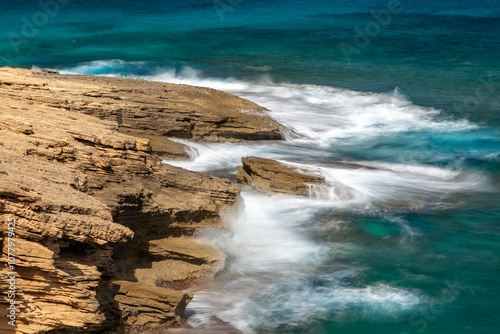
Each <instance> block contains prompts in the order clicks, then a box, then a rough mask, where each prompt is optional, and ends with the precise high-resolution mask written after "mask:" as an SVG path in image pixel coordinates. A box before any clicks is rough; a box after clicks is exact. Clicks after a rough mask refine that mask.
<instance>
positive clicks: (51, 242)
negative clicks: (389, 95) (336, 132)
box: [0, 68, 281, 333]
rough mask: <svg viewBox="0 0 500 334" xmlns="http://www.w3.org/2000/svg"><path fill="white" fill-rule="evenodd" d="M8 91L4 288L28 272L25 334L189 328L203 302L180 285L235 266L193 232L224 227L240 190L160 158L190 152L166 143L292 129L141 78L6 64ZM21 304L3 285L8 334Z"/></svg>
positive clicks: (21, 317) (0, 214)
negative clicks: (12, 312) (187, 319)
mask: <svg viewBox="0 0 500 334" xmlns="http://www.w3.org/2000/svg"><path fill="white" fill-rule="evenodd" d="M0 95H1V96H2V104H1V105H0V151H1V155H0V242H1V247H2V259H1V264H2V273H1V279H2V282H6V279H7V278H8V277H9V274H8V272H9V271H12V272H15V273H16V275H15V276H16V297H15V302H16V325H17V326H16V332H17V333H45V332H49V331H50V332H51V333H59V332H60V333H62V332H64V331H68V330H69V331H71V332H72V333H78V332H88V331H94V330H96V331H97V330H111V329H114V330H116V329H119V331H120V332H127V331H128V330H129V329H132V328H135V329H148V328H154V327H158V326H167V327H179V326H183V325H184V323H183V312H184V309H185V307H186V305H187V303H188V302H189V300H191V298H192V295H190V294H188V293H184V292H181V291H179V290H184V289H186V288H188V287H190V286H192V285H193V284H196V283H199V282H204V281H206V280H210V279H211V278H212V277H213V276H214V275H215V274H216V273H217V272H218V271H220V270H221V269H222V268H223V267H224V256H223V255H221V254H220V253H219V252H217V251H216V250H214V249H213V248H211V247H209V246H206V245H202V244H200V243H199V242H198V241H197V239H196V238H195V237H196V236H197V235H198V234H199V231H201V230H203V229H207V228H216V229H220V228H225V224H224V217H225V216H228V215H233V214H235V213H236V206H235V204H236V203H237V201H238V199H239V189H238V188H236V187H233V186H232V185H231V183H230V182H229V181H228V180H225V179H220V178H216V177H212V176H210V175H208V174H206V173H196V172H191V171H187V170H184V169H182V168H177V167H173V166H169V165H164V164H162V163H161V159H160V158H159V157H158V156H157V155H155V154H153V152H159V153H161V154H167V155H169V156H182V155H183V154H182V153H183V152H182V147H181V148H179V146H178V145H180V144H178V143H173V142H170V143H169V142H168V141H167V136H172V137H177V138H188V139H191V140H197V141H241V140H255V139H279V138H280V130H281V127H280V125H278V124H277V123H276V122H274V121H273V120H272V119H270V118H269V117H267V116H266V115H265V113H264V112H263V110H262V108H260V107H259V106H257V105H255V104H253V103H251V102H249V101H246V100H243V99H240V98H237V97H234V96H232V95H230V94H226V93H223V92H218V91H215V90H211V89H205V88H197V87H189V86H178V85H170V84H163V83H152V82H146V81H140V80H126V79H115V78H98V77H86V76H62V75H59V74H56V73H50V72H47V71H28V70H14V69H9V68H3V69H0ZM172 143H173V144H172ZM176 145H177V146H176ZM172 146H176V148H175V149H172ZM12 218H15V219H16V226H15V234H16V235H15V238H14V241H15V242H14V243H10V244H9V242H8V235H7V232H8V221H9V219H12ZM9 248H11V249H12V251H15V257H16V259H15V268H11V270H7V269H6V266H7V262H8V260H7V255H8V253H10V252H11V250H9ZM10 300H11V298H10V297H9V296H8V291H7V285H6V284H2V289H1V290H0V302H1V305H0V317H1V318H2V319H3V320H2V322H1V323H0V331H2V332H5V333H7V332H9V331H12V330H13V328H12V326H10V325H8V324H7V321H6V319H7V320H9V319H8V318H7V317H6V315H7V305H8V304H7V303H9V302H10Z"/></svg>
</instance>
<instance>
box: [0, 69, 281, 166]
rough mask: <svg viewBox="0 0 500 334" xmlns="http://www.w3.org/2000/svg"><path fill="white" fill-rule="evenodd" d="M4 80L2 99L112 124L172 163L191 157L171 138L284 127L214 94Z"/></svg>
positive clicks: (243, 135) (30, 76) (223, 136)
mask: <svg viewBox="0 0 500 334" xmlns="http://www.w3.org/2000/svg"><path fill="white" fill-rule="evenodd" d="M0 80H1V82H0V94H1V95H2V96H8V97H9V98H12V99H15V100H27V101H29V102H30V103H31V104H32V105H37V106H48V107H51V108H54V109H59V110H61V111H72V112H78V113H83V114H87V115H93V116H96V117H98V118H100V119H106V120H112V121H114V122H115V124H117V126H118V130H119V131H120V132H122V133H125V134H130V135H133V136H136V137H141V138H147V139H149V140H150V143H151V145H152V149H153V151H155V152H159V153H162V154H165V155H167V156H168V157H174V158H175V157H183V156H186V153H185V152H184V151H183V150H182V145H181V144H179V143H174V142H171V141H169V140H168V139H167V137H175V138H184V139H190V140H195V141H208V142H228V141H230V142H237V141H242V140H268V139H277V140H279V139H281V138H282V136H281V130H282V129H283V127H282V126H281V125H280V124H278V123H277V122H275V121H274V120H272V119H271V118H270V117H269V116H267V114H266V113H265V109H264V108H262V107H260V106H259V105H257V104H255V103H253V102H250V101H248V100H245V99H242V98H239V97H236V96H234V95H231V94H228V93H224V92H221V91H217V90H214V89H209V88H201V87H192V86H186V85H174V84H168V83H160V82H150V81H145V80H132V79H119V78H108V77H91V76H68V75H59V74H58V73H55V72H49V71H28V70H19V69H10V68H0ZM28 131H29V130H28Z"/></svg>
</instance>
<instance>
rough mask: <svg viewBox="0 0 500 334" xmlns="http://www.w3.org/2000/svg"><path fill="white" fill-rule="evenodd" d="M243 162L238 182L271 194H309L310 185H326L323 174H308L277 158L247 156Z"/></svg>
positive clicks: (239, 170) (239, 169) (239, 168)
mask: <svg viewBox="0 0 500 334" xmlns="http://www.w3.org/2000/svg"><path fill="white" fill-rule="evenodd" d="M242 162H243V166H240V167H238V174H237V178H238V182H239V183H244V184H249V185H250V186H251V187H252V188H254V189H255V190H257V191H259V192H262V193H266V194H269V195H272V194H292V195H309V189H310V185H325V179H324V178H323V177H322V176H316V175H311V174H307V173H306V172H305V171H301V170H300V169H299V168H293V167H290V166H287V165H284V164H282V163H280V162H278V161H276V160H271V159H265V158H258V157H246V158H243V159H242Z"/></svg>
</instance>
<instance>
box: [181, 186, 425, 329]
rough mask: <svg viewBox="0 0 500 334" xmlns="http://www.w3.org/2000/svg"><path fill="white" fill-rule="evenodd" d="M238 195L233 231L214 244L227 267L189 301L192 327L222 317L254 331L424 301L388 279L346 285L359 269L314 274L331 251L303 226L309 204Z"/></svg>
mask: <svg viewBox="0 0 500 334" xmlns="http://www.w3.org/2000/svg"><path fill="white" fill-rule="evenodd" d="M243 196H244V200H245V203H246V209H245V213H244V214H243V216H242V217H241V218H240V219H239V220H238V221H237V222H236V223H235V225H234V237H233V238H231V239H227V240H225V241H224V242H222V243H221V244H220V247H222V249H223V250H225V251H226V252H227V253H229V254H231V255H232V261H231V265H230V266H229V268H228V270H227V273H226V274H225V275H224V276H222V277H221V278H219V282H218V284H216V286H215V288H213V289H211V290H207V291H198V292H196V294H195V298H194V299H193V301H192V302H191V303H190V305H189V308H190V310H193V311H194V312H195V314H194V315H193V316H191V317H190V318H189V322H190V324H192V325H193V326H195V327H197V328H214V327H216V326H217V323H218V322H219V320H217V319H220V320H222V321H224V322H227V323H229V324H231V325H233V326H235V327H237V328H238V329H240V330H242V331H243V332H245V333H253V332H254V331H253V329H254V328H256V327H259V326H262V325H265V326H266V327H267V328H271V329H272V328H273V327H277V326H280V325H286V324H291V323H297V322H302V321H307V319H309V318H314V319H318V318H321V317H326V316H328V315H329V316H330V318H331V317H332V314H331V313H332V312H334V315H333V317H336V318H338V320H339V321H343V320H345V319H344V318H346V317H353V316H358V317H361V316H363V317H367V316H373V317H380V316H388V315H389V314H390V315H391V316H394V315H395V314H398V313H399V312H404V311H406V310H408V309H411V308H412V307H414V306H416V305H418V304H419V303H420V302H421V301H422V296H420V295H419V293H418V292H414V291H408V290H405V289H402V288H396V287H393V286H390V285H388V284H373V285H367V286H352V285H351V284H349V283H346V282H347V281H351V280H356V278H357V276H358V275H359V271H360V268H350V267H339V268H333V269H332V270H331V271H330V273H329V274H322V275H320V276H319V277H316V276H315V274H314V271H315V268H316V267H317V266H318V265H320V264H321V263H322V262H323V261H324V260H325V258H327V257H331V256H332V253H331V252H332V248H331V245H328V246H327V245H323V244H318V243H317V242H314V240H313V239H312V238H311V237H307V235H304V233H303V232H301V231H302V230H303V228H302V227H304V226H307V224H309V222H310V221H311V220H312V216H313V215H314V213H315V212H316V210H317V208H316V207H315V206H314V202H312V201H308V200H307V199H298V198H287V197H278V198H275V199H274V200H272V201H270V200H269V199H268V198H264V197H262V196H258V195H254V194H249V193H244V194H243ZM342 247H344V248H345V247H346V245H342ZM353 251H354V249H352V248H351V250H350V252H353ZM340 253H342V251H340ZM314 282H321V284H319V285H318V284H317V283H314Z"/></svg>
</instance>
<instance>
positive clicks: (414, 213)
mask: <svg viewBox="0 0 500 334" xmlns="http://www.w3.org/2000/svg"><path fill="white" fill-rule="evenodd" d="M61 2H66V1H61ZM58 7H59V8H56V7H51V8H49V10H48V11H47V10H45V12H48V14H44V10H43V9H42V8H41V7H40V4H39V3H38V2H36V1H32V2H27V3H25V2H21V3H6V4H2V11H1V13H0V16H1V18H2V20H0V27H1V31H2V32H3V34H2V38H1V39H0V65H6V66H14V67H25V68H33V67H34V68H52V69H57V70H60V71H63V72H65V73H85V74H95V75H114V76H122V77H141V78H146V79H150V80H159V81H168V82H179V83H188V84H194V85H202V86H210V87H214V88H219V89H223V90H226V91H229V92H231V93H234V94H237V95H240V96H243V97H246V98H249V99H251V100H253V101H255V102H257V103H260V104H262V105H264V106H265V107H267V108H268V109H269V110H270V115H271V116H273V117H275V118H277V119H278V120H280V121H281V122H283V123H285V124H286V125H288V126H290V127H291V128H293V130H294V132H295V133H296V134H298V135H300V136H299V138H295V139H293V138H290V139H288V140H287V141H286V142H285V143H282V144H277V143H272V144H252V145H237V144H219V145H200V144H194V146H195V148H196V150H197V151H198V155H196V156H193V160H192V161H191V162H188V163H179V165H182V166H183V167H186V168H190V169H194V170H203V171H221V170H224V171H226V172H228V173H234V172H235V171H234V168H233V166H236V165H238V164H239V160H240V158H241V157H242V156H246V155H250V154H252V155H259V156H264V157H270V158H276V159H280V160H281V161H284V162H287V163H293V164H296V165H298V166H300V167H301V168H306V169H311V170H313V171H314V172H316V173H321V174H322V175H324V176H325V177H326V178H327V179H328V180H330V181H331V183H332V185H335V187H334V188H335V189H336V190H335V191H337V192H335V191H334V190H332V189H333V188H332V189H313V191H312V193H311V198H310V199H294V198H277V199H272V200H269V199H266V198H263V197H262V196H259V195H256V194H252V193H250V192H244V193H243V197H244V199H245V202H246V205H247V213H248V214H243V215H242V217H241V218H240V219H239V220H238V221H237V222H234V224H235V235H234V237H233V238H232V239H229V240H226V239H224V240H219V243H220V246H221V247H222V248H224V249H225V250H226V251H227V252H228V253H229V254H230V255H231V257H232V259H233V262H232V265H231V266H230V267H229V268H228V272H229V273H231V275H230V276H231V277H232V279H231V280H229V281H228V280H227V279H224V280H222V279H221V281H220V282H219V283H218V285H216V287H215V288H214V289H213V290H211V291H203V292H201V293H199V294H198V295H197V296H198V297H197V299H195V300H194V301H193V302H192V304H191V308H190V310H189V312H190V313H189V314H190V315H191V318H190V320H189V321H190V323H191V324H192V325H193V326H195V327H198V328H202V329H200V332H204V331H207V330H208V329H210V328H215V327H214V326H216V325H214V324H213V323H211V322H210V320H209V319H210V316H211V315H216V316H218V317H219V318H220V319H222V320H224V321H226V322H228V323H231V324H232V325H233V326H236V327H238V328H240V329H241V330H243V331H245V332H248V333H252V332H254V333H397V334H399V333H424V332H425V333H495V332H497V331H498V328H499V326H498V323H499V321H500V312H499V308H498V299H499V288H500V287H499V279H498V277H500V265H499V253H500V232H499V229H498V219H499V217H500V211H499V209H498V208H499V207H500V206H499V204H500V191H499V183H498V180H499V176H500V135H499V128H500V117H499V112H500V94H499V92H500V2H499V1H494V0H480V1H473V0H472V1H462V0H454V1H451V0H443V1H439V2H436V1H430V0H421V1H409V0H408V1H404V0H401V1H400V2H397V1H374V0H372V1H368V0H366V1H365V0H359V1H347V0H345V1H344V0H336V1H334V0H332V1H307V2H306V1H299V0H289V1H283V0H267V1H257V0H255V1H249V0H247V1H245V0H243V1H239V0H233V1H229V0H225V1H222V0H221V1H211V0H210V1H201V0H197V1H178V2H174V1H160V0H148V1H142V2H139V1H109V0H100V1H90V0H87V1H81V0H70V1H67V3H66V4H63V5H58ZM389 9H391V11H389ZM388 12H389V13H390V14H387V13H388ZM49 14H50V15H49ZM44 15H45V16H44ZM376 17H378V20H377V19H376ZM359 31H366V32H367V34H368V35H366V33H365V34H362V35H361V34H360V33H358V32H359ZM357 35H358V36H357ZM227 152H231V153H230V154H228V153H227ZM339 161H341V162H345V163H353V164H356V165H357V166H358V167H352V166H351V167H346V165H339V164H338V162H339ZM359 166H361V167H359ZM338 191H341V194H340V195H339V193H338ZM250 213H251V214H250ZM207 328H208V329H207Z"/></svg>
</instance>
